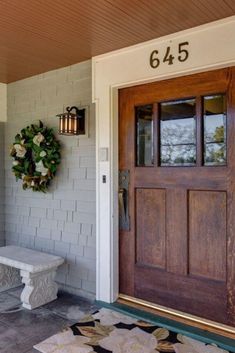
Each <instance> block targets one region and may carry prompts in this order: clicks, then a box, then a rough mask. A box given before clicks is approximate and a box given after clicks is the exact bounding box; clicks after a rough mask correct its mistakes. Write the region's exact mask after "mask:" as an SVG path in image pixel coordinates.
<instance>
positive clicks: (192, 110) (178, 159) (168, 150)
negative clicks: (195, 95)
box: [160, 99, 196, 166]
mask: <svg viewBox="0 0 235 353" xmlns="http://www.w3.org/2000/svg"><path fill="white" fill-rule="evenodd" d="M160 114H161V116H160V133H161V158H160V161H161V166H192V165H195V164H196V120H195V118H196V105H195V99H187V100H179V101H172V102H166V103H161V104H160Z"/></svg>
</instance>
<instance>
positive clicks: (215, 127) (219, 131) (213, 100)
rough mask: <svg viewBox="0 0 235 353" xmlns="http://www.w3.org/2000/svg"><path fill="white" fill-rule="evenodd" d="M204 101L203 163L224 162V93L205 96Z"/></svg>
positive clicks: (216, 163)
mask: <svg viewBox="0 0 235 353" xmlns="http://www.w3.org/2000/svg"><path fill="white" fill-rule="evenodd" d="M203 101H204V165H212V166H217V165H225V164H226V100H225V95H223V94H221V95H216V96H207V97H204V98H203Z"/></svg>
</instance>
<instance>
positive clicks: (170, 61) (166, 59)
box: [163, 47, 175, 65]
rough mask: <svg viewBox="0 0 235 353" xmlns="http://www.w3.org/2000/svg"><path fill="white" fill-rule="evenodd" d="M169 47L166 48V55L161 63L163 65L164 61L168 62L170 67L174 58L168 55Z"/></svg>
mask: <svg viewBox="0 0 235 353" xmlns="http://www.w3.org/2000/svg"><path fill="white" fill-rule="evenodd" d="M170 50H171V48H170V47H167V48H166V54H165V56H164V59H163V62H164V63H165V62H166V61H168V65H172V64H173V60H174V58H175V57H174V56H173V55H172V54H170Z"/></svg>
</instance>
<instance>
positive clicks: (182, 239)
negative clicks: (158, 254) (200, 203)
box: [166, 189, 188, 275]
mask: <svg viewBox="0 0 235 353" xmlns="http://www.w3.org/2000/svg"><path fill="white" fill-rule="evenodd" d="M187 199H188V194H187V190H185V189H170V190H167V214H168V217H167V220H166V227H167V271H168V272H172V273H175V274H179V275H187V273H188V262H187V261H188V260H187V259H188V241H187V231H188V229H187V227H188V225H187V210H188V207H187ZM176 204H179V205H180V207H175V205H176Z"/></svg>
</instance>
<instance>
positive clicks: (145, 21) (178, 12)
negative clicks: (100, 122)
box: [0, 0, 235, 83]
mask: <svg viewBox="0 0 235 353" xmlns="http://www.w3.org/2000/svg"><path fill="white" fill-rule="evenodd" d="M234 14H235V1H234V0H0V82H4V83H9V82H12V81H16V80H19V79H22V78H26V77H29V76H32V75H36V74H39V73H42V72H46V71H49V70H53V69H56V68H60V67H63V66H67V65H71V64H75V63H77V62H81V61H84V60H87V59H89V58H91V57H92V56H94V55H98V54H102V53H106V52H109V51H111V50H115V49H119V48H123V47H126V46H129V45H133V44H136V43H140V42H143V41H146V40H149V39H153V38H157V37H160V36H163V35H166V34H169V33H174V32H177V31H180V30H183V29H187V28H191V27H194V26H198V25H201V24H204V23H208V22H211V21H215V20H218V19H221V18H225V17H228V16H231V15H234ZM215 44H216V43H215Z"/></svg>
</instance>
